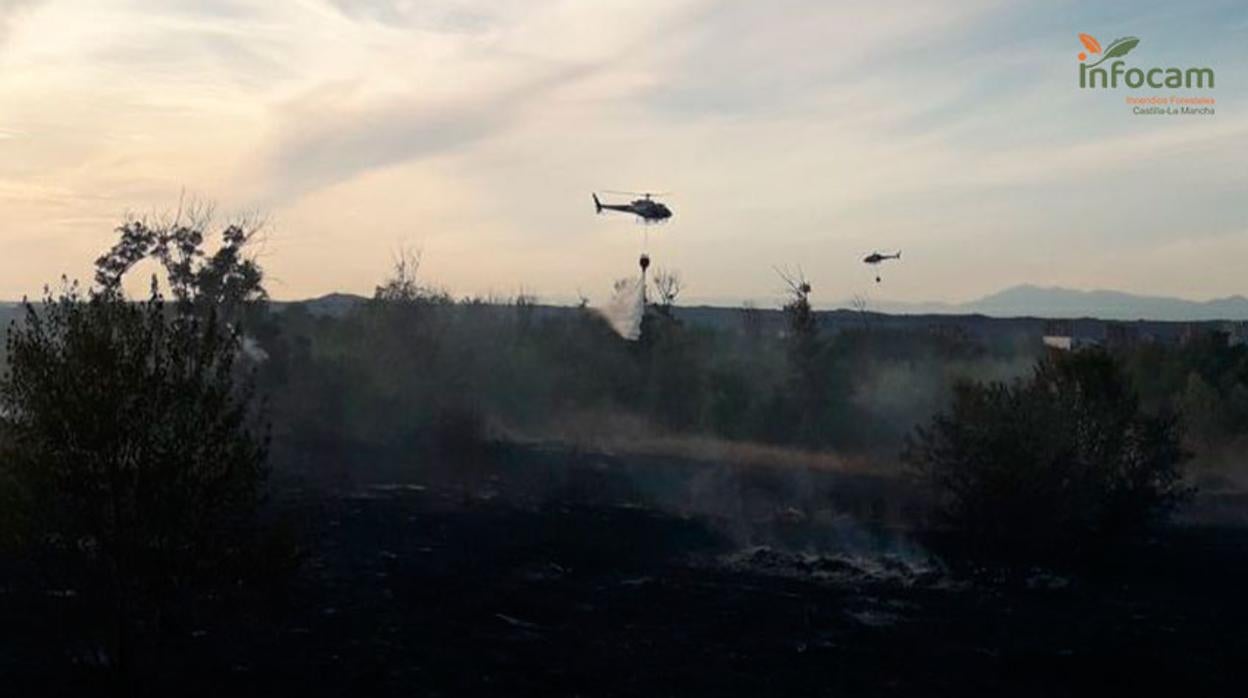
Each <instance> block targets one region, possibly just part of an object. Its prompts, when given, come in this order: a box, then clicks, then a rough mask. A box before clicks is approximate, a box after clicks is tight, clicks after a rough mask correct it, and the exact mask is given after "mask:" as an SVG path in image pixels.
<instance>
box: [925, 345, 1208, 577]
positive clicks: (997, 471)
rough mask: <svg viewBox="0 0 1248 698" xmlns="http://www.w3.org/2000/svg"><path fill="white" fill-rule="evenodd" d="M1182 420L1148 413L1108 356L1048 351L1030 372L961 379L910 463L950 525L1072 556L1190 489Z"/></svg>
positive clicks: (1007, 545)
mask: <svg viewBox="0 0 1248 698" xmlns="http://www.w3.org/2000/svg"><path fill="white" fill-rule="evenodd" d="M1181 442H1182V435H1181V432H1180V423H1179V421H1178V420H1177V418H1176V417H1175V416H1172V415H1165V414H1163V415H1149V414H1146V413H1144V412H1142V411H1141V409H1140V407H1139V400H1138V398H1137V397H1136V395H1135V393H1134V391H1133V389H1132V388H1131V386H1130V384H1129V383H1128V381H1127V380H1126V378H1125V377H1124V374H1123V372H1122V369H1121V367H1120V366H1119V364H1118V363H1117V362H1116V360H1115V359H1113V358H1112V357H1111V356H1109V355H1107V354H1105V353H1102V352H1097V351H1085V352H1076V353H1073V354H1066V355H1060V356H1055V357H1050V358H1045V359H1041V360H1040V361H1039V362H1038V363H1037V364H1036V366H1035V370H1034V373H1033V375H1032V376H1031V378H1030V379H1029V380H1019V381H1016V382H1014V383H1010V384H1006V383H999V382H998V383H987V384H984V383H963V384H961V385H959V386H958V387H957V388H956V389H955V392H954V399H953V404H952V408H951V410H950V411H949V412H948V413H944V414H939V415H937V416H936V417H934V418H933V419H932V421H931V422H930V424H928V425H927V426H924V427H920V428H918V429H917V430H916V432H915V433H914V434H913V435H912V437H911V438H910V439H909V440H908V444H907V449H906V452H905V454H904V458H905V460H906V461H907V462H908V463H909V465H910V466H911V467H912V468H913V470H914V471H915V472H916V473H917V474H918V475H919V477H920V478H921V479H922V480H923V481H925V482H926V483H927V484H929V485H930V486H931V487H932V488H933V490H934V492H935V495H936V497H937V509H938V512H939V514H940V516H941V518H942V520H943V522H944V523H945V524H947V525H949V526H951V527H952V528H953V529H954V530H956V531H958V532H959V533H960V534H962V535H964V536H966V537H968V538H971V539H973V540H975V541H976V542H978V543H981V544H984V545H986V546H987V549H989V550H994V551H997V552H1001V551H1004V550H1007V549H1012V550H1018V551H1031V552H1034V551H1037V550H1047V551H1051V552H1074V551H1077V550H1079V549H1082V548H1085V547H1087V546H1094V545H1097V544H1099V543H1103V542H1107V541H1110V540H1113V539H1116V538H1119V537H1121V536H1124V535H1130V534H1133V533H1138V532H1140V531H1142V530H1144V528H1145V527H1147V526H1148V525H1149V524H1151V523H1154V522H1156V521H1158V520H1159V519H1160V518H1162V517H1164V516H1165V515H1166V514H1167V513H1168V512H1170V511H1171V510H1172V509H1173V508H1174V507H1175V506H1176V505H1177V504H1179V503H1180V502H1181V501H1182V500H1183V499H1184V497H1185V496H1186V495H1187V494H1188V492H1187V490H1186V489H1185V487H1184V486H1183V484H1182V475H1183V470H1182V466H1183V463H1184V461H1185V460H1186V459H1187V454H1186V453H1185V452H1184V450H1183V448H1182V446H1181Z"/></svg>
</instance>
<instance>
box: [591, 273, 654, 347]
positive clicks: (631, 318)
mask: <svg viewBox="0 0 1248 698" xmlns="http://www.w3.org/2000/svg"><path fill="white" fill-rule="evenodd" d="M645 291H646V286H645V278H644V277H637V278H632V279H630V278H624V279H620V280H619V281H616V282H615V292H614V293H612V294H611V299H610V300H608V301H607V304H606V306H604V307H602V308H597V311H598V313H599V314H600V315H602V317H604V318H606V320H607V323H608V324H610V325H611V329H613V330H615V331H616V333H617V334H619V335H620V336H621V337H623V338H624V339H627V340H629V341H636V340H637V339H639V338H640V337H641V318H642V317H643V316H644V315H645V313H646V300H645V298H646V296H645Z"/></svg>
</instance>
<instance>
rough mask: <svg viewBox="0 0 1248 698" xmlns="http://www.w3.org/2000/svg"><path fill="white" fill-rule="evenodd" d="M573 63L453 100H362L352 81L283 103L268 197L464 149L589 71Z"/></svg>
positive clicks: (278, 197) (272, 153) (291, 194)
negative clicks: (493, 89)
mask: <svg viewBox="0 0 1248 698" xmlns="http://www.w3.org/2000/svg"><path fill="white" fill-rule="evenodd" d="M587 70H588V68H587V67H585V66H569V67H565V68H563V69H560V70H557V71H554V72H551V73H550V74H547V75H543V76H540V77H538V78H535V79H530V80H527V81H525V82H523V83H521V84H519V85H517V86H514V87H511V88H508V89H503V90H499V91H496V92H493V93H487V94H480V95H473V96H471V97H461V98H458V99H451V100H441V101H440V100H436V99H424V100H422V99H416V98H411V97H407V98H402V99H393V100H388V101H381V102H380V103H377V102H376V100H371V101H368V100H366V103H365V104H362V105H360V104H356V102H357V99H358V97H359V95H358V90H357V89H355V88H354V87H352V86H342V85H336V86H327V87H322V88H319V89H316V90H313V91H311V92H309V93H306V94H304V95H301V96H300V97H298V98H296V99H294V100H292V101H290V102H289V103H287V104H285V105H283V106H282V107H281V108H280V109H279V111H278V115H277V117H276V121H277V126H276V137H275V143H274V146H273V147H272V149H271V151H270V152H269V153H268V154H267V155H266V158H265V159H266V161H267V162H266V165H265V166H266V169H267V170H268V176H269V181H270V185H271V190H270V197H271V198H272V199H273V200H274V201H282V200H286V199H289V198H291V197H295V196H298V195H299V194H302V193H304V192H307V191H309V190H313V189H317V188H319V187H323V186H327V185H331V184H335V183H337V182H341V181H344V180H346V179H350V178H352V177H354V176H356V175H359V174H362V173H365V172H368V171H371V170H374V169H378V168H383V167H387V166H390V165H396V164H400V163H405V162H410V161H413V160H419V159H422V158H428V157H433V156H436V155H440V154H443V153H450V152H455V151H459V150H462V149H464V148H466V147H468V146H470V145H472V144H473V143H476V142H478V141H481V140H483V139H485V138H488V137H490V136H492V135H494V134H496V133H499V132H501V131H503V130H505V129H506V128H507V127H508V126H509V125H510V124H512V123H513V122H514V121H516V120H518V119H521V118H523V117H524V113H525V110H526V108H527V107H528V106H529V105H531V104H533V103H536V102H538V101H540V100H541V99H542V98H543V97H544V96H545V95H547V94H548V93H549V92H550V91H551V90H554V89H556V88H558V87H559V86H561V85H564V84H567V83H568V82H571V81H574V80H576V79H577V78H579V77H581V76H583V75H585V74H586V72H587Z"/></svg>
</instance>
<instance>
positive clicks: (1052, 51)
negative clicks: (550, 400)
mask: <svg viewBox="0 0 1248 698" xmlns="http://www.w3.org/2000/svg"><path fill="white" fill-rule="evenodd" d="M1244 29H1248V7H1244V6H1243V5H1240V4H1236V3H1232V2H1206V3H1194V4H1186V5H1182V6H1178V5H1174V4H1172V3H1162V2H1142V3H1131V4H1122V5H1116V6H1112V7H1107V6H1102V5H1091V4H1087V3H1082V4H1081V3H1073V2H1071V3H1057V4H1054V3H1051V2H1049V3H1040V2H1029V3H1003V2H934V3H924V4H922V5H916V4H912V3H883V4H881V3H876V2H841V3H835V4H833V3H812V2H797V1H795V0H785V1H783V2H780V3H778V4H776V3H769V4H767V5H765V6H764V5H763V4H757V3H750V4H745V3H729V4H724V3H709V2H701V1H685V2H665V3H659V2H637V1H631V2H604V3H594V4H593V5H592V6H591V5H589V4H586V3H580V4H577V3H571V2H556V1H540V2H518V1H507V2H474V1H471V0H448V1H443V2H432V3H421V4H416V3H410V2H404V1H402V0H368V1H362V2H344V1H330V0H300V1H299V2H291V3H282V4H280V5H278V4H268V3H258V2H244V1H241V0H240V1H236V0H206V1H205V2H182V1H179V2H171V3H162V4H161V6H160V7H159V8H152V7H150V6H145V5H144V4H142V3H138V2H128V1H124V2H123V1H117V0H109V1H106V2H93V3H85V2H70V1H58V0H17V1H12V0H10V1H9V2H0V104H2V105H3V107H0V207H2V208H3V210H4V217H3V234H2V235H0V298H3V299H10V300H12V299H18V298H20V297H22V296H23V295H28V296H35V295H37V294H38V292H39V289H40V288H42V287H43V285H44V284H48V283H54V282H55V281H56V280H57V279H58V278H59V277H60V276H61V275H62V274H68V275H70V276H71V277H78V278H81V279H84V280H85V279H89V278H90V264H91V261H92V260H93V259H94V258H95V256H96V255H97V254H98V253H99V252H100V251H101V250H102V249H103V248H104V247H106V246H107V245H108V244H110V243H111V241H112V229H113V227H114V226H115V225H116V224H118V223H119V222H121V220H122V219H123V218H124V217H125V216H126V215H128V214H138V215H143V214H145V213H150V212H168V211H171V210H173V209H175V208H176V207H177V205H178V202H179V199H180V198H181V197H182V195H183V192H186V194H187V195H188V196H189V197H192V198H198V199H202V200H208V201H213V202H216V204H217V207H218V210H219V211H220V212H221V217H222V218H223V219H225V218H228V217H229V216H230V215H232V214H235V213H238V212H242V213H256V212H258V213H259V214H260V215H261V216H262V217H263V218H264V219H265V220H266V221H267V240H266V243H265V247H264V252H263V254H264V256H263V258H262V263H263V264H264V266H265V269H266V270H267V271H268V273H269V278H270V290H271V292H272V293H273V295H274V297H275V298H278V299H293V298H308V297H315V296H320V295H323V294H326V293H330V292H335V291H340V292H349V293H358V294H365V295H367V294H369V293H370V292H371V291H372V288H373V287H374V286H375V285H376V284H377V283H378V282H379V281H380V280H381V279H382V277H384V276H385V274H386V273H387V271H388V268H389V264H390V259H391V255H392V253H393V252H394V251H395V250H396V249H398V248H400V247H405V246H406V247H413V248H419V249H421V250H422V251H423V255H424V265H423V268H422V271H423V273H424V274H425V275H426V277H427V278H428V279H429V280H430V281H431V282H433V283H436V284H438V285H441V286H444V287H446V288H448V289H450V290H452V291H453V292H454V293H455V294H456V295H485V294H489V293H496V294H511V293H515V292H516V291H518V290H520V289H524V290H526V291H529V292H532V293H535V294H537V295H538V296H539V297H544V298H549V299H555V298H574V297H576V296H577V294H578V293H584V294H585V295H587V296H589V297H591V298H592V299H594V300H595V301H596V302H597V301H601V300H603V299H605V298H606V296H607V294H608V291H609V290H610V287H611V282H612V280H614V279H615V278H618V277H622V276H627V275H630V274H632V273H634V271H635V269H636V256H637V254H638V252H639V251H640V250H641V248H642V238H643V228H641V227H640V226H637V225H635V224H634V223H632V222H631V221H629V220H627V219H626V217H623V216H619V217H605V216H604V217H596V216H595V215H594V212H593V207H592V204H591V202H590V192H591V191H594V190H602V189H647V188H650V189H656V190H661V191H667V190H671V191H673V192H675V193H674V194H673V195H672V196H670V197H668V198H667V199H666V201H668V203H670V204H671V206H672V207H673V209H674V211H675V217H674V219H673V221H672V222H671V223H670V224H668V225H666V226H662V227H655V228H652V229H650V231H649V248H650V253H651V255H652V257H653V258H654V263H655V265H656V266H663V267H668V268H673V269H677V270H679V271H680V272H681V273H682V275H683V277H684V279H685V282H686V286H687V291H686V297H687V298H689V299H697V298H720V299H734V298H736V299H742V300H744V299H754V300H755V301H756V302H758V303H760V304H762V303H763V302H767V301H769V300H771V299H775V298H778V297H779V296H780V293H781V289H782V284H781V283H780V281H779V279H778V278H777V276H776V274H775V272H774V270H773V267H776V266H781V267H783V266H788V267H792V268H796V267H797V266H799V265H800V266H801V267H802V268H803V270H804V271H805V273H806V275H807V277H809V279H810V281H811V282H812V284H813V285H814V288H815V300H817V301H819V302H820V304H821V305H826V304H830V303H831V304H835V303H838V302H840V301H842V300H843V299H848V298H852V297H854V296H855V295H866V296H868V297H870V298H871V299H873V300H874V301H877V302H881V303H882V302H947V303H961V302H966V301H968V300H972V299H976V298H980V297H982V296H985V295H988V294H991V293H994V292H997V291H1000V290H1002V289H1006V288H1009V287H1012V286H1017V285H1020V284H1033V285H1036V286H1042V287H1048V286H1062V287H1068V288H1076V289H1115V290H1120V291H1124V292H1130V293H1135V294H1139V295H1150V296H1171V297H1177V298H1185V299H1191V300H1206V299H1211V298H1223V297H1227V296H1233V295H1237V294H1243V293H1245V292H1248V288H1246V287H1245V286H1244V282H1243V274H1242V260H1244V259H1245V258H1248V221H1246V220H1245V216H1244V207H1243V203H1242V196H1243V191H1244V190H1245V188H1246V187H1245V185H1246V184H1248V171H1246V169H1245V168H1244V166H1243V153H1244V145H1245V143H1248V138H1246V137H1248V118H1246V117H1245V115H1244V106H1245V103H1246V102H1248V100H1246V99H1245V97H1246V96H1248V95H1246V94H1245V91H1244V88H1243V79H1242V76H1243V75H1244V74H1245V68H1246V67H1248V66H1246V63H1248V56H1246V55H1245V52H1244V51H1243V49H1242V39H1241V38H1240V37H1242V36H1243V33H1244V31H1243V30H1244ZM1080 32H1088V33H1091V34H1094V35H1096V36H1098V37H1100V38H1101V40H1102V41H1104V42H1106V43H1107V42H1108V41H1109V40H1111V39H1113V38H1114V37H1118V36H1136V37H1140V39H1141V43H1140V46H1139V48H1138V49H1136V50H1135V52H1134V53H1133V54H1132V56H1131V58H1130V61H1134V62H1135V64H1138V65H1141V66H1144V67H1148V66H1181V67H1187V66H1209V67H1212V68H1214V69H1215V70H1216V73H1217V85H1216V88H1215V89H1212V90H1204V91H1199V92H1191V91H1187V90H1157V91H1149V90H1127V89H1122V90H1116V91H1115V90H1099V91H1089V90H1080V89H1079V87H1078V70H1077V66H1078V64H1079V63H1078V59H1077V58H1076V55H1077V54H1078V53H1079V52H1080V50H1081V49H1082V46H1081V45H1080V42H1079V39H1078V38H1077V35H1078V33H1080ZM1174 93H1178V94H1200V95H1202V96H1211V97H1214V98H1215V99H1216V100H1217V106H1216V111H1217V113H1216V115H1212V116H1184V117H1179V118H1164V117H1147V116H1136V115H1133V114H1132V113H1131V110H1130V107H1128V106H1126V105H1125V104H1124V98H1125V97H1126V96H1129V95H1151V94H1160V95H1169V94H1174ZM896 249H901V250H904V251H905V255H904V258H903V260H902V261H901V262H898V263H891V262H890V263H888V265H886V266H885V267H884V268H883V283H881V284H876V283H875V281H874V274H873V272H872V270H870V269H868V268H866V267H865V266H864V265H863V264H862V263H861V258H862V256H863V255H865V254H867V253H869V252H872V251H874V250H882V251H889V250H896Z"/></svg>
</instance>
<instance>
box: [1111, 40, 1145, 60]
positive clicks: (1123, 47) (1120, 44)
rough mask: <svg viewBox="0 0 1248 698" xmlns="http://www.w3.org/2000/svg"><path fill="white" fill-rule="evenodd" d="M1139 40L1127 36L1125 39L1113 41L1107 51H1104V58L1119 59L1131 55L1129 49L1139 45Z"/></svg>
mask: <svg viewBox="0 0 1248 698" xmlns="http://www.w3.org/2000/svg"><path fill="white" fill-rule="evenodd" d="M1139 43H1140V40H1139V39H1137V38H1135V37H1134V36H1128V37H1126V38H1125V39H1115V40H1114V43H1112V44H1110V45H1109V49H1108V50H1106V51H1105V57H1106V58H1121V57H1122V56H1125V55H1127V54H1128V53H1131V49H1133V48H1135V47H1136V46H1137V45H1139Z"/></svg>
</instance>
